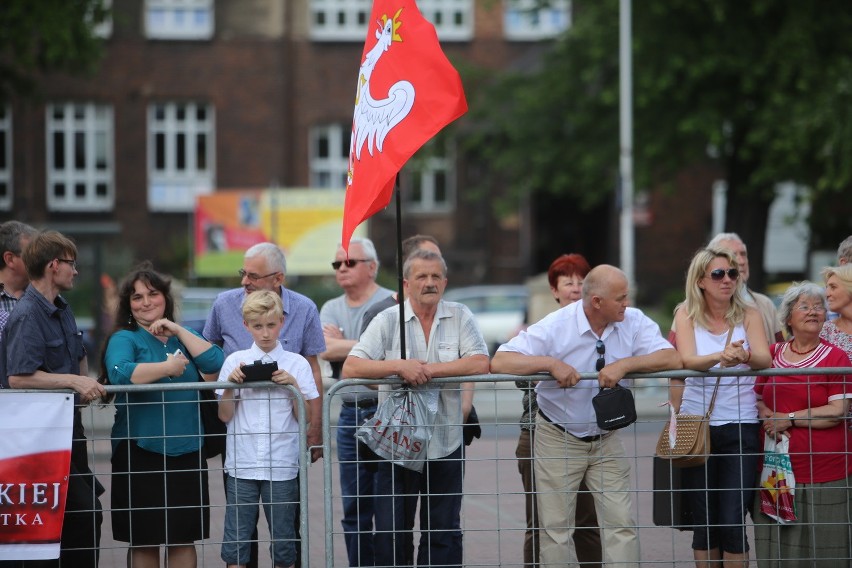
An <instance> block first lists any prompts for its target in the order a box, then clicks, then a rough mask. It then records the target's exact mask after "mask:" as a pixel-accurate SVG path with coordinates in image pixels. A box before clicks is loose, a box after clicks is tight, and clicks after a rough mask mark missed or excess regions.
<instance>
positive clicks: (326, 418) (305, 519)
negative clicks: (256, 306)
mask: <svg viewBox="0 0 852 568" xmlns="http://www.w3.org/2000/svg"><path fill="white" fill-rule="evenodd" d="M802 372H803V371H802V370H801V369H770V370H766V371H762V372H753V371H741V372H733V371H726V372H724V375H725V376H734V375H746V376H748V375H800V374H802ZM808 372H809V373H810V374H812V375H826V374H848V375H852V369H825V368H822V369H811V370H808ZM717 374H720V373H697V372H691V371H678V372H665V373H652V374H642V375H635V376H634V378H635V379H636V380H635V381H634V387H633V391H634V393H635V397H636V406H637V411H638V415H639V419H638V421H637V422H636V423H635V424H633V425H632V426H630V427H628V428H626V429H623V430H621V431H620V432H619V433H618V434H616V436H618V437H619V438H620V439H621V440H622V442H623V445H624V448H625V456H626V458H627V460H628V461H629V463H630V466H631V474H630V477H631V480H630V492H631V499H632V504H631V511H632V514H633V517H634V519H635V520H636V525H635V526H634V527H632V528H634V529H635V530H636V531H637V534H638V536H639V541H640V546H641V562H640V564H641V565H642V566H661V565H665V566H693V565H694V560H693V557H692V550H691V533H690V532H680V531H678V530H674V529H672V528H670V527H663V526H656V525H655V524H654V520H653V516H652V501H653V498H654V496H655V492H654V488H653V456H654V450H655V446H656V442H657V438H658V436H659V433H660V430H661V428H662V426H663V423H664V420H665V419H666V418H667V412H668V411H667V410H666V409H664V408H663V409H661V408H660V407H659V406H658V404H659V403H661V402H663V401H665V400H666V399H667V389H666V384H667V379H668V378H669V377H680V378H686V377H698V376H715V375H717ZM583 379H584V383H583V384H584V385H586V384H588V385H590V386H592V387H594V386H595V385H594V384H592V383H587V382H585V381H593V380H595V379H596V377H595V375H594V374H584V375H583ZM460 380H463V381H465V382H473V383H475V384H476V389H475V390H476V395H475V398H474V405H475V407H476V409H477V412H478V414H479V418H480V422H481V426H482V429H483V433H482V437H481V438H480V439H477V440H474V441H473V443H472V444H471V445H470V446H469V447H467V448H466V451H465V455H464V486H463V500H462V513H461V527H460V530H461V532H462V534H463V538H464V565H465V566H471V567H473V566H522V565H523V554H522V550H523V545H524V533H525V531H526V528H527V527H526V519H525V513H524V507H525V498H526V495H527V493H526V492H525V490H524V488H523V486H522V484H521V480H520V478H519V474H518V460H517V458H516V456H515V446H516V444H517V441H518V434H519V425H518V420H519V417H520V415H521V396H522V394H521V391H520V390H518V388H517V387H516V386H515V384H514V383H515V382H516V381H521V382H529V381H534V380H552V379H550V378H549V377H547V376H546V375H542V376H534V377H517V376H513V375H482V376H473V377H460V378H445V379H435V380H434V382H435V383H441V384H454V383H457V382H459V381H460ZM353 384H361V385H377V384H378V385H396V384H399V381H396V380H391V379H387V380H382V381H366V380H345V381H339V382H337V383H335V384H334V385H332V386H331V388H329V389H328V390H327V393H326V396H325V398H324V402H323V412H322V420H323V450H324V456H325V457H324V459H323V460H322V466H321V467H319V464H316V465H315V466H314V467H309V463H310V461H309V458H308V457H307V456H308V455H309V448H307V447H306V443H307V440H306V428H305V416H306V414H305V412H306V410H305V403H304V400H303V399H302V397H301V395H300V393H299V392H298V391H297V390H296V389H294V388H292V387H286V388H288V390H290V392H292V393H293V396H294V397H295V399H294V400H295V401H296V404H297V406H298V409H299V412H298V415H299V452H300V456H301V457H302V459H301V460H300V468H299V470H300V475H299V485H300V490H301V491H300V500H299V503H300V529H301V539H302V553H301V560H302V566H303V567H305V568H307V567H309V566H311V564H313V565H314V566H321V565H323V566H326V567H332V566H346V565H348V560H347V555H346V549H345V545H344V535H343V530H342V528H341V524H340V521H341V510H342V506H341V496H340V493H339V487H340V485H339V479H338V477H339V474H338V470H339V466H340V460H339V458H338V454H337V452H336V447H335V445H336V442H335V440H336V433H337V430H338V425H337V414H338V408H339V406H340V396H339V394H340V389H342V388H343V387H345V386H347V385H353ZM221 387H224V388H236V385H220V384H218V383H197V384H192V385H186V384H184V385H131V386H110V387H108V391H109V392H110V393H128V392H148V393H154V394H156V393H162V392H165V391H170V390H202V389H215V388H221ZM243 388H246V387H245V385H243ZM251 388H278V386H277V385H273V384H272V383H256V384H253V385H251ZM2 396H3V391H0V405H2ZM113 413H114V407H113V406H112V405H108V406H103V405H98V404H93V405H90V406H89V407H88V408H86V409H84V421H85V422H86V433H87V438H88V440H89V442H88V443H89V452H90V461H91V463H92V466H93V467H92V469H93V471H94V473H95V475H96V476H97V478H98V479H99V480H100V481H101V482H102V483H104V485H106V486H107V489H108V491H107V493H106V494H104V495H103V496H102V498H101V503H102V505H103V507H104V513H105V515H104V522H103V526H102V528H103V536H102V539H101V562H100V566H101V567H112V566H125V565H126V551H127V545H126V544H125V543H121V542H116V541H114V540H113V539H112V535H111V528H110V514H111V510H110V500H109V484H110V481H111V476H112V470H111V467H110V455H111V452H112V448H111V442H112V440H111V438H110V427H111V425H112V416H113ZM845 453H846V455H850V453H852V449H847V451H846V452H845ZM208 468H209V472H210V474H209V481H210V511H211V535H210V538H209V539H207V540H205V541H202V542H199V543H197V550H198V559H199V561H198V564H199V565H200V566H221V564H222V562H221V560H220V558H219V548H220V545H221V542H222V526H223V521H222V518H223V516H224V510H225V505H224V493H223V490H222V485H221V478H222V476H221V475H219V474H218V473H217V472H221V471H222V465H221V459H220V458H218V457H217V458H214V459H212V460H210V462H209V464H208ZM847 490H849V488H847ZM847 503H848V501H847ZM848 507H852V505H848ZM807 523H809V527H811V528H812V529H813V530H814V531H818V530H820V529H821V528H822V527H823V526H824V523H823V524H821V523H819V522H814V521H807ZM746 524H747V525H748V535H749V541H750V543H751V544H752V552H751V555H750V558H751V560H752V562H754V561H755V560H756V555H755V549H754V532H753V527H752V526H751V523H750V522H749V521H747V523H746ZM265 527H266V523H265V522H262V521H261V522H259V529H260V533H259V537H258V541H259V544H260V559H259V560H260V562H259V565H260V566H269V565H271V563H270V559H269V554H268V552H267V551H266V550H265V548H267V546H268V545H269V544H270V538H269V535H268V533H267V532H266V530H265ZM414 530H415V536H416V535H417V534H419V533H418V531H419V525H415V527H414ZM849 530H852V527H850V528H849ZM415 544H416V539H415ZM793 565H796V564H793ZM798 565H802V566H804V565H810V562H809V559H803V560H802V563H801V564H798ZM825 565H827V566H850V565H852V558H848V557H846V556H843V557H841V556H838V557H836V558H833V559H832V561H830V562H828V563H827V564H825Z"/></svg>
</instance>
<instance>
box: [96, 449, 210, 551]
mask: <svg viewBox="0 0 852 568" xmlns="http://www.w3.org/2000/svg"><path fill="white" fill-rule="evenodd" d="M112 534H113V538H114V539H115V540H117V541H119V542H128V543H130V544H131V545H133V546H153V545H160V544H170V545H175V544H190V543H193V542H195V541H197V540H201V539H205V538H209V537H210V495H209V491H208V486H207V462H206V461H205V460H204V459H203V458H202V452H200V451H199V452H192V453H189V454H184V455H182V456H166V455H163V454H158V453H155V452H149V451H147V450H144V449H142V448H140V447H139V446H138V445H137V444H136V442H134V441H132V440H130V441H127V440H123V441H121V442H120V443H119V444H118V447H117V448H116V450H115V453H113V456H112Z"/></svg>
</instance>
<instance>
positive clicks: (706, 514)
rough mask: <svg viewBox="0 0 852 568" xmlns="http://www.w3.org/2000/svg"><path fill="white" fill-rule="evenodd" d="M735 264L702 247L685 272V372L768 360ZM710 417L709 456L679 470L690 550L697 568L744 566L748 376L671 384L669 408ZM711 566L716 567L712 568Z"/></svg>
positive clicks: (752, 418)
mask: <svg viewBox="0 0 852 568" xmlns="http://www.w3.org/2000/svg"><path fill="white" fill-rule="evenodd" d="M742 286H743V282H742V280H741V279H740V278H739V271H738V270H737V261H736V258H735V257H734V256H733V254H732V253H731V252H730V251H728V250H727V249H715V248H706V249H703V250H700V251H698V253H696V255H695V256H694V257H693V259H692V262H691V263H690V265H689V269H688V271H687V274H686V300H685V301H684V302H683V303H682V304H681V305H680V306H678V308H677V309H676V310H675V327H676V329H677V332H676V333H677V350H678V352H679V353H680V354H681V357H683V365H684V368H686V369H692V370H696V371H707V370H708V369H713V368H723V369H732V370H740V369H749V368H751V369H764V368H766V367H768V366H769V364H770V362H771V358H770V355H769V345H768V343H767V340H766V332H765V331H764V330H763V320H762V319H761V316H760V313H759V312H758V311H757V309H756V308H754V307H753V306H750V305H747V304H745V302H744V300H743V299H742V298H743V295H742V294H741V293H740V288H741V287H742ZM717 380H718V385H719V387H718V392H717V394H716V402H715V406H714V407H713V412H712V414H711V415H710V448H711V455H710V458H709V459H708V460H707V463H706V464H704V465H702V466H697V467H691V468H686V469H684V470H683V478H682V480H683V488H684V489H686V490H689V492H688V493H687V497H686V498H687V502H688V504H689V507H690V509H691V510H692V513H693V520H694V524H695V525H696V526H695V530H694V533H693V537H692V550H693V554H694V558H695V564H696V566H697V567H698V568H704V567H706V566H710V565H711V563H715V562H719V561H722V562H723V565H724V566H725V568H734V567H740V566H742V567H745V566H747V565H748V551H749V546H748V539H747V537H746V531H745V513H746V509H747V507H748V506H749V505H750V504H751V501H752V497H753V494H754V490H753V488H754V486H755V481H756V472H757V467H758V464H759V463H760V454H761V451H762V445H761V438H760V424H759V422H758V417H757V399H756V395H755V392H754V382H755V379H754V377H753V376H731V377H721V378H718V379H717V377H691V378H688V379H686V380H684V379H671V380H670V386H669V397H670V403H671V405H672V406H673V408H674V410H675V411H676V412H678V413H682V414H700V415H703V414H705V413H706V412H707V408H708V407H709V405H710V400H711V398H712V397H713V392H714V390H716V384H717ZM714 565H715V564H714Z"/></svg>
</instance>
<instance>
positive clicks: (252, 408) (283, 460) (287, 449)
mask: <svg viewBox="0 0 852 568" xmlns="http://www.w3.org/2000/svg"><path fill="white" fill-rule="evenodd" d="M242 313H243V320H244V321H243V324H244V325H245V326H246V329H248V330H249V332H250V333H251V335H252V338H253V339H254V343H253V344H252V346H251V347H250V348H249V349H246V350H244V351H236V352H234V353H232V354H231V355H229V356H228V358H227V359H225V363H224V365H222V370H221V371H220V372H219V381H221V382H226V381H230V382H233V383H242V382H243V381H244V380H245V379H246V374H245V373H244V372H243V369H242V368H243V366H244V365H250V364H252V363H254V362H256V361H261V362H262V363H271V362H273V361H274V362H276V363H277V364H278V370H277V371H274V372H273V373H272V379H271V380H272V381H273V382H275V383H277V384H279V385H293V386H295V387H296V388H298V389H299V391H300V392H301V393H302V396H304V398H305V401H306V408H307V410H308V416H306V419H310V418H311V417H314V419H315V420H319V416H320V403H319V401H320V399H319V393H318V392H317V388H316V384H315V383H314V378H313V374H312V372H311V367H310V364H309V363H308V361H307V360H306V359H305V358H304V357H302V356H301V355H297V354H296V353H290V352H288V351H285V350H284V348H283V347H281V344H280V343H279V341H278V334H279V332H280V331H281V327H282V326H283V325H284V306H283V305H282V303H281V298H280V297H279V296H278V294H275V293H274V292H270V291H268V290H263V291H257V292H252V293H251V294H249V295H248V297H247V298H246V301H245V302H244V303H243V308H242ZM216 393H217V394H218V395H219V418H221V419H222V421H223V422H225V423H226V424H227V425H228V438H227V446H226V450H225V469H226V470H227V472H228V476H227V482H226V486H225V496H226V499H227V507H226V509H225V535H224V538H223V539H222V552H221V556H222V560H224V561H225V562H226V563H227V564H228V567H229V568H231V567H237V566H245V565H246V563H247V562H248V561H249V548H250V542H251V535H252V530H253V529H254V527H255V526H256V524H257V514H258V510H257V508H258V502H259V501H262V502H263V511H264V514H265V515H266V520H267V523H268V524H269V533H270V535H271V541H272V542H271V544H270V553H271V555H272V559H273V561H274V562H275V567H276V568H285V567H291V566H293V565H294V563H295V561H296V545H295V530H294V521H295V515H296V506H297V505H298V502H299V486H298V481H297V479H296V476H297V474H298V472H299V460H300V459H301V458H302V456H300V455H299V424H298V421H297V419H296V413H295V411H294V401H293V394H292V393H291V392H290V390H289V389H283V388H282V389H261V388H257V389H253V388H248V389H246V388H242V389H220V390H217V391H216Z"/></svg>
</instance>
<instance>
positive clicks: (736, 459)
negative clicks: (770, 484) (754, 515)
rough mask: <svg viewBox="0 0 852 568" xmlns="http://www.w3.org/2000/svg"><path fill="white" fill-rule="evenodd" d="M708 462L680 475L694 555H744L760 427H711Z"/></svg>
mask: <svg viewBox="0 0 852 568" xmlns="http://www.w3.org/2000/svg"><path fill="white" fill-rule="evenodd" d="M710 448H711V451H710V459H708V460H707V463H706V464H704V465H701V466H697V467H688V468H685V469H684V470H683V474H682V482H683V483H682V484H683V488H684V489H687V490H689V492H688V493H687V499H688V502H689V507H690V509H691V510H692V515H693V520H694V523H695V531H694V532H693V535H692V548H693V549H694V550H713V549H716V548H718V549H720V550H721V551H722V552H729V553H734V554H739V553H743V552H748V550H749V546H748V538H747V537H746V530H745V515H746V511H747V510H748V508H749V507H751V504H752V501H753V500H754V488H755V487H756V486H757V478H758V470H757V468H758V465H759V464H760V461H761V457H762V453H763V446H762V444H761V441H760V424H741V423H736V422H735V423H731V424H723V425H721V426H711V427H710Z"/></svg>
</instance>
